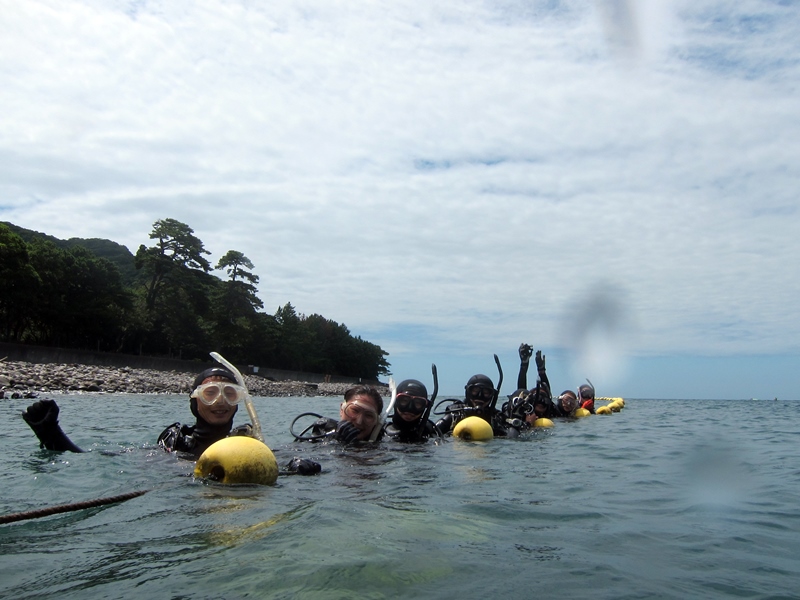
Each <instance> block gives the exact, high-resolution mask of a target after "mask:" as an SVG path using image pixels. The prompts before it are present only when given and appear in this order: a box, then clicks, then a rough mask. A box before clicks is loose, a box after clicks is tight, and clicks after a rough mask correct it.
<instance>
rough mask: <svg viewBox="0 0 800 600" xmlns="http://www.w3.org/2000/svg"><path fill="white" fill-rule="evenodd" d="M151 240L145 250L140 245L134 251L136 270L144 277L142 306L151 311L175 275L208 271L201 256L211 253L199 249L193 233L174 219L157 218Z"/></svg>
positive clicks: (201, 245)
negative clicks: (185, 272) (184, 271)
mask: <svg viewBox="0 0 800 600" xmlns="http://www.w3.org/2000/svg"><path fill="white" fill-rule="evenodd" d="M150 239H151V240H158V241H157V242H156V244H155V245H154V246H151V247H149V248H146V247H145V246H144V244H142V245H141V246H139V249H138V250H137V251H136V257H135V261H136V268H137V269H141V270H142V272H143V273H144V274H145V276H146V278H147V281H146V282H145V284H144V285H145V290H146V294H145V306H146V308H147V310H148V311H153V310H154V309H155V307H156V305H157V303H158V299H159V295H160V294H161V293H162V291H163V289H164V287H165V286H166V285H167V284H169V283H170V280H171V279H175V278H177V277H176V276H175V274H176V273H180V272H181V271H182V270H186V269H190V270H191V269H196V270H201V271H202V272H204V273H208V272H209V271H210V270H211V265H210V264H209V262H208V261H207V260H206V259H205V258H203V255H204V254H211V253H210V252H209V251H208V250H206V249H205V248H204V247H203V242H201V241H200V240H199V239H198V238H197V237H196V236H195V235H194V230H193V229H192V228H191V227H189V226H188V225H186V224H185V223H181V222H180V221H176V220H175V219H159V220H158V221H156V222H155V223H153V231H152V232H151V233H150Z"/></svg>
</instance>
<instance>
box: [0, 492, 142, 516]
mask: <svg viewBox="0 0 800 600" xmlns="http://www.w3.org/2000/svg"><path fill="white" fill-rule="evenodd" d="M149 491H150V490H141V491H138V492H128V493H127V494H120V495H119V496H110V497H108V498H97V499H96V500H86V501H85V502H74V503H72V504H61V505H59V506H51V507H49V508H40V509H39V510H29V511H26V512H19V513H13V514H10V515H4V516H0V525H3V524H5V523H14V522H15V521H26V520H28V519H38V518H40V517H48V516H50V515H56V514H58V513H65V512H72V511H75V510H83V509H84V508H94V507H95V506H103V505H105V504H115V503H117V502H125V501H126V500H131V499H133V498H136V497H138V496H142V495H144V494H146V493H147V492H149Z"/></svg>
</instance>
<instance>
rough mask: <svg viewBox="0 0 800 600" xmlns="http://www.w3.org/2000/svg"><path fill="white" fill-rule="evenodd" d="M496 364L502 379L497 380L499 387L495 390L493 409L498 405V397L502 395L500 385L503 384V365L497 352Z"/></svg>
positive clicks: (495, 356)
mask: <svg viewBox="0 0 800 600" xmlns="http://www.w3.org/2000/svg"><path fill="white" fill-rule="evenodd" d="M494 364H496V365H497V372H498V373H499V374H500V379H498V380H497V389H496V390H495V391H494V397H493V398H492V402H491V404H490V406H491V407H492V409H494V407H495V406H496V405H497V398H498V397H499V396H500V386H501V385H503V367H501V366H500V359H499V358H497V354H495V355H494Z"/></svg>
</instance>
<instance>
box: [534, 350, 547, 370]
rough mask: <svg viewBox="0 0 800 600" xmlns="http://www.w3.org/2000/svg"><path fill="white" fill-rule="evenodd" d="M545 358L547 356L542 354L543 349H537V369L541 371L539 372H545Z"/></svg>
mask: <svg viewBox="0 0 800 600" xmlns="http://www.w3.org/2000/svg"><path fill="white" fill-rule="evenodd" d="M544 358H545V357H544V354H542V351H541V350H537V351H536V370H537V371H539V373H543V372H544Z"/></svg>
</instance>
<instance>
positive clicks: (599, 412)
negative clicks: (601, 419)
mask: <svg viewBox="0 0 800 600" xmlns="http://www.w3.org/2000/svg"><path fill="white" fill-rule="evenodd" d="M594 412H595V414H597V415H610V414H611V409H610V408H608V407H607V406H601V407H600V408H598V409H597V410H596V411H594Z"/></svg>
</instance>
